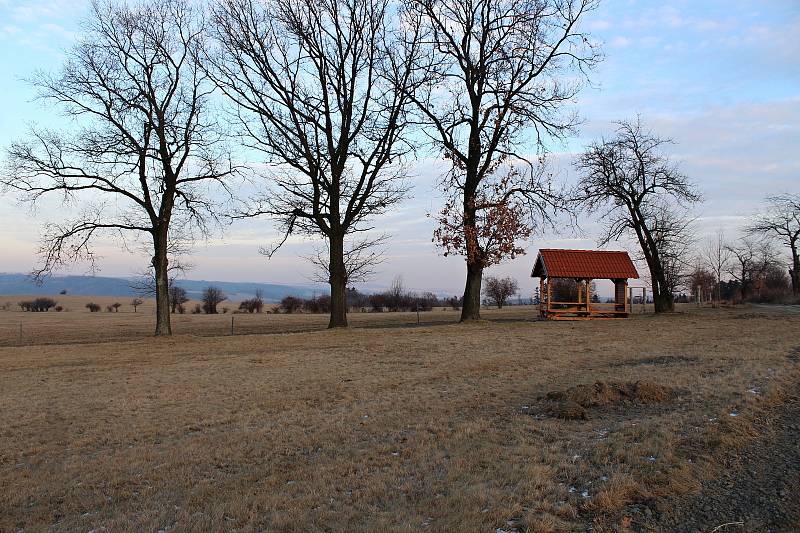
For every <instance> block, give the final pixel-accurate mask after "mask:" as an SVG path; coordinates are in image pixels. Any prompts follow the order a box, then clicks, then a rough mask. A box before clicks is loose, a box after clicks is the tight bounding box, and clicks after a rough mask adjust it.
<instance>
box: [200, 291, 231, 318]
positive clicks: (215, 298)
mask: <svg viewBox="0 0 800 533" xmlns="http://www.w3.org/2000/svg"><path fill="white" fill-rule="evenodd" d="M227 299H228V297H227V296H226V295H225V293H224V292H222V289H219V288H217V287H213V286H211V287H206V289H205V290H204V291H203V298H202V300H203V311H204V312H205V313H206V314H209V315H216V314H217V312H218V311H217V305H219V304H220V303H221V302H224V301H225V300H227Z"/></svg>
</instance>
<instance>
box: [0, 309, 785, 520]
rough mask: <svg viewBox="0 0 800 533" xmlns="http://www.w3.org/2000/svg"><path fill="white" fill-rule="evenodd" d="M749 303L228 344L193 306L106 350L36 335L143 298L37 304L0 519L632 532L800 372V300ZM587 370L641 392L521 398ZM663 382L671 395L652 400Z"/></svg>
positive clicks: (579, 379) (253, 338) (7, 415)
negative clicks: (568, 407)
mask: <svg viewBox="0 0 800 533" xmlns="http://www.w3.org/2000/svg"><path fill="white" fill-rule="evenodd" d="M98 303H100V302H98ZM439 313H441V315H440V316H447V317H448V321H452V320H454V318H455V316H454V313H452V312H444V311H440V312H439ZM10 314H11V313H10ZM740 314H741V311H736V310H723V311H719V312H712V311H691V312H686V313H681V314H676V315H671V316H663V317H653V316H640V317H635V318H633V319H631V320H628V321H606V322H601V321H596V322H580V323H569V322H558V323H553V322H550V323H537V322H531V321H521V320H517V319H519V318H521V317H523V316H527V317H528V318H530V316H532V315H533V313H532V311H531V310H530V309H528V310H525V309H511V310H508V311H505V310H504V311H502V312H489V313H487V317H488V318H489V319H490V320H488V321H485V322H483V323H478V324H470V325H457V324H442V325H429V326H425V327H419V328H416V327H414V328H408V327H382V326H387V325H393V323H392V322H391V321H392V320H395V321H396V323H401V324H402V323H408V322H409V321H410V319H411V317H404V316H400V315H364V316H363V317H359V319H360V320H363V322H359V321H357V320H354V323H356V324H357V325H358V326H359V327H356V328H353V329H350V330H346V331H313V332H304V333H294V334H284V335H242V336H234V337H230V336H217V337H214V336H208V337H202V336H199V335H201V334H203V327H204V326H205V325H208V324H212V322H205V320H209V319H218V318H221V317H198V316H189V315H184V318H185V320H186V322H185V323H184V322H181V323H180V325H181V327H183V326H186V329H189V330H190V331H196V332H197V333H196V334H184V335H178V336H176V337H174V338H172V339H153V338H148V337H145V336H143V335H144V333H142V336H141V337H139V334H138V333H135V334H133V335H132V337H133V340H127V341H114V342H105V343H96V344H69V343H63V341H62V344H47V343H53V342H58V341H59V340H60V339H59V337H60V336H61V335H62V334H63V335H64V336H65V337H66V338H73V337H71V335H73V333H62V332H65V331H66V330H67V329H68V325H69V323H70V322H69V321H70V320H72V321H73V322H72V324H73V325H72V328H73V330H81V331H84V332H85V333H86V335H88V336H89V337H92V336H94V337H93V338H106V337H105V336H110V337H114V338H116V337H115V336H117V335H120V336H124V334H126V333H124V332H126V331H131V330H129V329H125V328H133V330H134V331H138V330H135V327H138V324H139V322H137V321H139V320H142V318H143V317H145V315H142V316H134V315H133V313H127V314H124V315H123V313H122V312H121V313H119V316H115V315H114V314H111V313H102V314H101V315H102V316H103V318H104V320H103V321H96V322H92V323H90V322H87V321H86V320H87V319H89V318H93V319H94V318H99V317H96V316H91V315H88V314H83V313H77V312H74V313H71V314H70V313H60V314H58V316H56V314H54V313H48V314H47V315H48V316H46V317H43V318H42V317H41V316H34V315H25V316H24V317H21V319H23V320H30V321H31V323H28V322H26V323H25V324H24V325H25V326H27V327H30V328H31V329H32V330H35V328H37V327H40V328H42V329H40V330H38V331H41V332H42V333H41V334H40V335H39V336H40V337H41V338H40V339H39V340H40V341H41V342H42V343H44V344H42V345H32V346H19V347H13V346H7V347H2V348H0V530H2V531H5V530H11V531H13V530H16V529H25V530H41V529H47V528H54V529H56V530H70V531H72V530H79V531H88V530H90V529H95V530H97V529H98V528H101V527H104V528H106V530H108V531H140V530H158V529H172V530H195V531H210V530H229V529H239V530H247V531H249V530H259V529H262V530H270V531H320V530H330V531H418V530H420V529H427V530H431V531H465V532H471V531H484V532H485V531H494V529H495V528H505V529H509V528H517V529H519V530H523V529H527V530H528V531H571V530H583V529H585V527H586V524H587V523H590V522H594V523H595V527H597V528H599V529H602V528H603V527H606V526H608V527H610V526H611V525H618V524H623V525H626V524H628V522H625V517H624V516H623V515H622V514H620V513H622V509H623V507H624V505H626V504H627V503H629V502H631V501H637V500H639V499H643V498H658V497H659V496H661V495H664V494H669V493H672V492H675V491H679V490H691V489H692V488H693V487H696V486H697V482H698V480H699V479H701V478H702V477H704V476H708V475H712V474H713V472H714V468H715V465H716V458H717V457H718V456H719V455H720V454H721V453H722V451H723V450H725V449H727V448H730V447H735V446H738V445H740V444H741V443H743V442H746V441H747V440H748V439H751V438H753V437H754V436H755V435H754V434H753V421H754V420H756V419H766V418H768V417H769V416H770V409H771V408H772V407H773V406H774V405H776V404H778V403H780V402H781V401H782V400H781V399H782V394H783V392H782V391H783V390H785V388H786V386H787V383H792V382H796V381H797V378H798V377H800V371H799V369H798V367H799V366H800V365H798V362H796V361H794V360H792V359H791V358H789V357H787V354H789V353H790V351H791V350H792V349H793V348H794V347H795V346H796V345H797V342H798V341H797V339H796V338H795V336H794V335H792V332H793V331H797V330H798V326H800V316H796V315H794V316H788V315H787V316H772V315H769V314H766V313H757V314H756V316H751V317H749V318H748V319H739V318H737V317H738V316H739V315H740ZM20 315H21V314H20ZM50 315H52V316H53V318H51V316H50ZM0 316H2V313H0ZM105 317H111V318H108V319H106V318H105ZM238 317H239V315H237V319H238ZM274 318H277V317H275V316H274V315H270V316H262V317H255V318H254V320H263V323H269V320H270V319H274ZM287 318H292V321H291V322H287V324H289V325H290V327H294V326H296V327H306V328H309V327H317V324H316V322H315V321H317V320H318V319H317V317H309V316H301V317H287ZM323 318H324V317H323ZM15 319H16V317H15ZM37 320H57V321H61V322H53V323H51V325H50V326H51V327H50V329H47V327H46V326H41V325H36V324H35V321H37ZM115 320H118V321H119V322H115ZM228 320H229V317H228ZM371 320H373V321H374V322H370V321H371ZM431 320H432V319H431ZM295 321H296V322H295ZM303 321H305V323H304V322H303ZM442 321H444V319H442ZM117 323H119V324H120V328H121V331H122V332H123V333H120V332H118V331H111V332H108V331H96V329H100V328H107V329H112V330H113V329H114V327H115V326H114V324H117ZM263 323H262V324H263ZM309 323H310V324H311V326H309ZM42 324H45V322H42ZM131 324H133V325H134V326H135V327H134V326H131ZM213 324H216V323H215V322H214V323H213ZM92 328H94V329H92ZM192 328H194V329H192ZM275 328H276V329H275V331H280V329H279V328H278V326H275ZM75 335H76V336H77V334H75ZM732 339H735V341H733V340H732ZM673 356H681V357H682V358H684V359H681V358H676V359H675V360H671V359H669V358H670V357H673ZM638 361H641V364H639V363H637V362H638ZM653 361H659V362H657V363H655V362H653ZM664 361H666V363H665V362H664ZM597 382H603V383H606V384H610V383H616V384H626V385H625V386H624V390H625V391H626V394H628V393H629V391H630V390H631V389H630V387H633V385H627V384H636V383H638V384H639V385H638V386H636V387H635V388H634V389H633V393H634V394H637V395H639V396H641V398H647V399H648V401H647V402H642V401H624V402H618V403H615V404H610V405H605V406H602V407H590V408H589V409H591V417H590V418H589V419H588V420H560V419H555V418H551V417H539V416H532V415H531V414H530V412H531V411H532V409H531V407H532V406H533V403H534V402H535V399H536V398H538V397H543V396H545V395H546V393H547V392H549V391H569V390H579V389H578V386H580V385H584V386H586V387H589V388H594V387H595V385H594V384H595V383H597ZM648 383H652V384H657V385H656V388H652V387H651V388H648V387H646V386H645V384H648ZM661 387H663V388H664V389H663V390H664V391H666V390H670V391H673V394H672V396H671V397H670V401H668V402H661V403H653V402H652V399H653V398H659V397H660V396H659V394H660V392H663V391H662V389H661ZM612 388H613V387H612ZM637 391H638V392H637ZM749 391H756V392H755V393H754V392H749ZM731 413H736V415H737V416H735V417H732V416H730V414H731ZM626 527H627V525H626Z"/></svg>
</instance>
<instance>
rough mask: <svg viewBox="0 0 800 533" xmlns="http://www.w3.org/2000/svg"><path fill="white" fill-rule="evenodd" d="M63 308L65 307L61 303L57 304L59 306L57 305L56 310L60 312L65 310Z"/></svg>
mask: <svg viewBox="0 0 800 533" xmlns="http://www.w3.org/2000/svg"><path fill="white" fill-rule="evenodd" d="M63 310H64V308H63V307H61V306H60V305H57V306H56V312H58V313H60V312H61V311H63Z"/></svg>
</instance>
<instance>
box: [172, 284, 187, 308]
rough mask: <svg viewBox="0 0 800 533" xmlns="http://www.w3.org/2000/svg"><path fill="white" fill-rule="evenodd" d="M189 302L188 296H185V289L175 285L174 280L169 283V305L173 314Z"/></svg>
mask: <svg viewBox="0 0 800 533" xmlns="http://www.w3.org/2000/svg"><path fill="white" fill-rule="evenodd" d="M188 301H189V296H188V295H187V294H186V289H184V288H183V287H180V286H179V285H177V284H176V283H175V280H174V279H171V280H170V282H169V303H170V307H171V311H172V312H173V313H174V312H176V311H178V310H180V308H181V307H182V306H183V304H185V303H186V302H188Z"/></svg>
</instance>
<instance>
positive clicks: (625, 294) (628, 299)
mask: <svg viewBox="0 0 800 533" xmlns="http://www.w3.org/2000/svg"><path fill="white" fill-rule="evenodd" d="M622 294H624V296H623V298H625V312H626V313H630V310H629V306H628V303H629V301H630V298H628V280H627V279H626V280H625V290H624V291H623V293H622Z"/></svg>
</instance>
